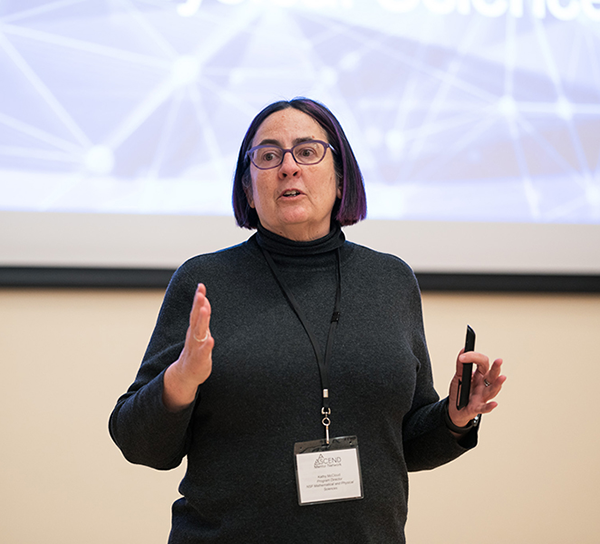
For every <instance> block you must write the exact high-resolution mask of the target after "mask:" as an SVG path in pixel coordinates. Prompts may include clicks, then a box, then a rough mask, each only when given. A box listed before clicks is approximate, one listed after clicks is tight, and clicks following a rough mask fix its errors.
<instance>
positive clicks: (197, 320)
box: [190, 283, 212, 347]
mask: <svg viewBox="0 0 600 544" xmlns="http://www.w3.org/2000/svg"><path fill="white" fill-rule="evenodd" d="M211 311H212V310H211V307H210V302H209V301H208V298H206V287H205V285H204V284H202V283H200V284H198V288H197V289H196V293H195V295H194V302H193V304H192V311H191V313H190V332H191V335H192V338H191V340H193V341H194V342H195V344H204V343H205V342H206V341H207V340H208V339H209V338H210V328H209V324H210V315H211ZM195 347H197V346H195Z"/></svg>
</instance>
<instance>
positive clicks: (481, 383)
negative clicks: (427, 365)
mask: <svg viewBox="0 0 600 544" xmlns="http://www.w3.org/2000/svg"><path fill="white" fill-rule="evenodd" d="M463 363H473V364H474V365H476V370H475V372H473V378H472V380H471V394H470V395H469V403H468V404H467V406H465V407H464V408H463V409H462V410H458V409H457V408H456V400H457V396H458V389H459V388H458V385H459V382H460V380H461V379H462V365H463ZM501 367H502V359H496V360H495V361H494V363H493V364H492V366H491V367H490V360H489V358H488V357H486V356H485V355H484V354H483V353H478V352H476V351H469V352H467V353H464V350H461V351H460V353H459V354H458V357H457V359H456V373H455V374H454V377H453V378H452V381H451V382H450V398H449V401H450V402H449V404H448V414H449V416H450V419H451V420H452V423H454V425H456V426H457V427H464V426H466V425H468V424H469V421H471V420H472V419H473V418H474V417H475V416H477V415H478V414H489V413H490V412H491V411H492V410H493V409H494V408H496V407H497V406H498V403H497V402H494V401H493V400H492V399H494V398H495V397H496V395H498V393H500V391H501V389H502V385H503V384H504V382H505V381H506V376H502V375H501V374H500V370H501Z"/></svg>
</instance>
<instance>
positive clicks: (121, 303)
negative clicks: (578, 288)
mask: <svg viewBox="0 0 600 544" xmlns="http://www.w3.org/2000/svg"><path fill="white" fill-rule="evenodd" d="M161 298H162V293H161V292H160V291H154V290H152V291H110V290H0V364H1V376H2V394H1V395H0V436H1V437H2V447H1V448H0V511H1V512H2V515H1V516H0V539H1V541H2V542H3V543H4V542H5V543H7V544H39V543H40V542H44V544H70V543H73V544H75V543H77V544H80V543H85V544H100V543H102V544H106V543H107V542H110V543H111V544H121V543H123V544H125V543H127V544H135V543H140V544H142V543H143V544H159V543H164V542H166V538H167V534H168V530H169V519H170V504H171V502H172V501H173V500H174V499H175V498H176V497H177V482H178V481H179V479H180V478H181V476H182V470H183V468H179V469H177V470H176V471H173V472H157V471H153V470H151V469H148V468H145V467H138V466H133V465H130V464H128V463H127V462H126V461H125V460H124V459H123V458H122V456H121V454H120V452H119V451H118V450H117V448H116V447H115V446H114V445H113V444H112V442H111V440H110V438H109V436H108V431H107V419H108V415H109V413H110V411H111V409H112V407H113V405H114V402H115V400H116V398H117V397H118V396H119V395H120V394H121V393H122V392H123V391H124V390H125V389H126V388H127V386H128V385H129V383H130V382H131V380H132V379H133V376H134V374H135V372H136V370H137V367H138V365H139V361H140V359H141V356H142V354H143V351H144V349H145V345H146V342H147V340H148V337H149V335H150V332H151V329H152V326H153V324H154V320H155V318H156V314H157V311H158V307H159V305H160V302H161ZM424 312H425V324H426V329H427V335H428V340H429V346H430V350H431V354H432V359H433V361H434V373H435V377H436V383H437V386H438V390H439V391H440V394H445V390H446V387H447V385H446V384H447V382H448V381H449V379H450V376H451V373H452V371H453V365H454V359H455V354H456V352H457V351H458V349H460V347H461V343H462V339H463V336H464V327H465V324H466V323H469V324H471V325H472V326H473V327H474V328H475V329H476V331H477V334H478V349H479V350H481V351H484V352H486V353H488V354H489V355H490V356H492V357H499V356H502V357H503V358H504V359H505V373H506V374H507V375H508V376H509V380H508V381H507V383H506V386H505V390H504V391H503V392H502V394H501V396H500V397H499V398H498V401H499V402H500V407H499V408H498V410H497V412H496V413H494V414H492V415H489V416H486V417H485V418H484V421H483V427H482V429H481V440H480V445H479V447H478V448H477V449H476V450H475V451H473V452H470V453H469V454H468V455H466V456H464V457H462V458H460V459H458V460H457V461H455V462H453V463H451V464H449V465H447V466H445V467H441V468H438V469H436V470H435V471H431V472H425V473H417V474H413V475H411V501H410V518H409V523H408V527H407V534H408V538H409V542H410V544H432V543H437V542H445V543H449V544H453V543H456V544H459V543H460V544H479V543H481V542H483V541H485V542H486V544H507V543H511V544H514V543H527V544H535V543H544V544H554V543H556V544H559V543H560V544H563V543H564V542H577V543H578V544H587V543H589V544H592V543H594V544H595V543H597V542H598V535H599V534H600V520H599V517H598V515H597V512H596V511H597V508H598V504H600V500H599V499H600V491H599V490H600V471H599V470H598V459H599V458H600V455H599V453H600V447H599V446H600V439H599V434H600V412H599V410H598V409H597V394H596V392H597V388H598V384H599V383H600V355H599V354H600V349H599V346H598V340H597V338H598V331H599V330H600V296H590V295H500V294H498V295H496V294H489V295H487V294H437V293H426V294H425V295H424Z"/></svg>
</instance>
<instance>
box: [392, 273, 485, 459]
mask: <svg viewBox="0 0 600 544" xmlns="http://www.w3.org/2000/svg"><path fill="white" fill-rule="evenodd" d="M411 296H412V301H411V307H412V310H413V312H412V313H413V317H414V328H413V330H412V339H411V342H412V349H413V353H414V354H415V355H416V357H417V358H418V360H419V362H420V365H419V370H418V373H417V379H416V385H415V391H414V396H413V401H412V406H411V409H410V411H409V412H408V413H407V414H406V416H405V417H404V421H403V430H402V434H403V444H404V455H405V459H406V464H407V467H408V470H409V471H419V470H429V469H432V468H435V467H438V466H440V465H443V464H445V463H448V462H450V461H452V460H453V459H456V458H457V457H459V456H460V455H462V454H463V453H465V452H466V451H468V450H469V449H471V448H473V447H475V446H476V444H477V429H473V430H472V431H470V432H469V433H467V434H466V435H465V436H463V437H460V438H459V439H457V438H455V436H454V435H453V434H452V433H451V432H450V430H449V429H448V426H447V425H446V422H445V417H444V412H445V410H447V407H446V404H447V402H448V399H447V398H446V399H444V400H440V399H439V396H438V394H437V392H436V391H435V389H434V386H433V375H432V371H431V362H430V359H429V352H428V349H427V344H426V341H425V332H424V327H423V312H422V306H421V293H420V291H419V288H418V285H417V283H416V279H415V281H414V290H413V293H412V295H411Z"/></svg>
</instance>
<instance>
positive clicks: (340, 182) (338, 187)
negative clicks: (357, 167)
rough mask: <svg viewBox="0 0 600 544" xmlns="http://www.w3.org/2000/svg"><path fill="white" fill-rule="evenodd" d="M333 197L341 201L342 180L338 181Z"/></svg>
mask: <svg viewBox="0 0 600 544" xmlns="http://www.w3.org/2000/svg"><path fill="white" fill-rule="evenodd" d="M335 195H336V196H337V197H338V198H339V199H340V200H341V199H342V180H338V184H337V190H336V193H335Z"/></svg>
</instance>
